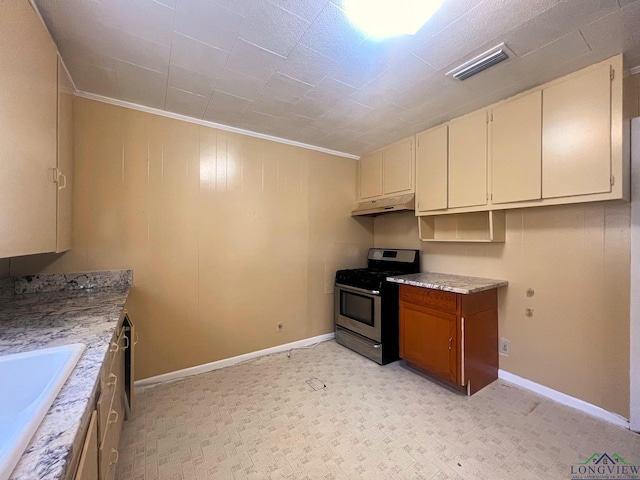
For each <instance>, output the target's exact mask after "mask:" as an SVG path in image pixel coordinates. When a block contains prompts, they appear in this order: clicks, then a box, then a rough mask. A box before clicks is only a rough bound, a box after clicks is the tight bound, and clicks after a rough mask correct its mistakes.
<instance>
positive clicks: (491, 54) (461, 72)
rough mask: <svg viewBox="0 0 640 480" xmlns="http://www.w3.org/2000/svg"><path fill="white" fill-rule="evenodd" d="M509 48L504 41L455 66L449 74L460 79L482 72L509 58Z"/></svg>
mask: <svg viewBox="0 0 640 480" xmlns="http://www.w3.org/2000/svg"><path fill="white" fill-rule="evenodd" d="M509 53H511V52H509V50H508V49H507V47H506V46H505V44H504V43H501V44H500V45H498V46H496V47H493V48H492V49H491V50H487V51H486V52H484V53H482V54H480V55H478V56H477V57H475V58H472V59H471V60H469V61H468V62H466V63H463V64H462V65H460V66H459V67H456V68H454V69H453V70H450V71H448V72H447V75H451V76H452V77H453V78H455V79H458V80H466V79H467V78H469V77H472V76H474V75H475V74H476V73H480V72H482V71H483V70H486V69H487V68H489V67H492V66H494V65H496V64H497V63H500V62H502V61H504V60H507V59H508V58H509Z"/></svg>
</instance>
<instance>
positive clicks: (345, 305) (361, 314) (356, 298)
mask: <svg viewBox="0 0 640 480" xmlns="http://www.w3.org/2000/svg"><path fill="white" fill-rule="evenodd" d="M374 300H375V298H372V297H367V296H366V295H359V294H357V293H352V292H345V291H344V290H341V291H340V315H342V316H343V317H349V318H351V319H353V320H356V321H357V322H360V323H364V324H366V325H370V326H372V327H373V314H374Z"/></svg>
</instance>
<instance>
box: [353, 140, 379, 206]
mask: <svg viewBox="0 0 640 480" xmlns="http://www.w3.org/2000/svg"><path fill="white" fill-rule="evenodd" d="M358 168H359V169H360V174H359V175H358V178H359V180H360V198H361V199H362V200H366V199H368V198H374V197H379V196H380V195H382V152H381V151H379V152H375V153H372V154H371V155H368V156H366V157H363V158H361V159H360V163H359V167H358Z"/></svg>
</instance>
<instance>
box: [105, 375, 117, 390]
mask: <svg viewBox="0 0 640 480" xmlns="http://www.w3.org/2000/svg"><path fill="white" fill-rule="evenodd" d="M112 379H113V380H112ZM116 383H118V376H117V375H116V374H115V373H110V374H109V379H108V380H107V386H108V387H111V386H113V385H115V384H116Z"/></svg>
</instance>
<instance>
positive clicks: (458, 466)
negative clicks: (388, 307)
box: [117, 341, 640, 480]
mask: <svg viewBox="0 0 640 480" xmlns="http://www.w3.org/2000/svg"><path fill="white" fill-rule="evenodd" d="M120 452H121V455H120V461H119V466H118V474H117V478H118V479H119V480H156V479H162V480H187V479H198V480H200V479H216V480H217V479H220V480H223V479H230V480H235V479H268V480H276V479H295V480H302V479H326V480H358V479H362V480H377V479H380V480H386V479H400V480H402V479H433V480H445V479H452V480H454V479H455V480H459V479H473V480H476V479H478V480H483V479H487V480H489V479H490V480H501V479H505V480H506V479H508V480H513V479H518V480H529V479H531V480H534V479H535V480H538V479H565V480H566V479H570V478H571V474H570V468H571V465H574V464H576V463H578V462H584V461H585V460H586V459H587V458H589V457H590V456H591V455H592V454H593V453H595V452H598V453H603V452H608V453H611V454H613V453H617V454H618V455H620V456H621V457H622V458H623V459H625V460H627V461H628V462H630V463H635V464H640V435H637V434H634V433H632V432H630V431H628V430H625V429H623V428H620V427H617V426H614V425H610V424H608V423H606V422H603V421H600V420H598V419H595V418H592V417H590V416H587V415H585V414H583V413H581V412H579V411H577V410H573V409H571V408H568V407H565V406H563V405H560V404H557V403H555V402H553V401H551V400H548V399H545V398H543V397H540V396H538V395H536V394H533V393H531V392H529V391H527V390H524V389H521V388H518V387H516V386H514V385H512V384H509V383H507V382H503V381H501V380H498V381H496V382H494V383H493V384H492V385H490V386H489V387H487V388H485V389H483V390H481V391H480V392H478V393H477V394H476V395H474V396H472V397H466V396H464V395H461V394H459V393H455V392H452V391H450V390H448V389H446V388H444V387H443V386H441V385H438V384H437V383H434V382H433V381H431V380H429V379H427V378H425V377H423V376H421V375H419V374H416V373H414V372H413V371H411V370H409V369H408V368H407V367H406V366H405V365H404V363H403V362H396V363H393V364H390V365H386V366H384V367H381V366H379V365H377V364H375V363H373V362H371V361H369V360H367V359H365V358H364V357H361V356H360V355H358V354H356V353H354V352H352V351H350V350H347V349H346V348H344V347H342V346H340V345H338V344H336V343H335V342H334V341H329V342H324V343H321V344H319V345H317V346H316V347H314V348H308V349H299V350H293V351H291V352H290V355H289V354H287V353H279V354H274V355H271V356H268V357H263V358H260V359H257V360H253V361H250V362H248V363H245V364H241V365H236V366H233V367H228V368H224V369H221V370H216V371H213V372H209V373H206V374H201V375H197V376H193V377H189V378H186V379H183V380H179V381H175V382H171V383H165V384H161V385H157V386H154V387H148V388H145V389H140V390H139V391H138V393H137V399H136V407H135V411H134V413H133V416H132V418H131V419H130V420H128V421H127V422H125V426H124V431H123V434H122V439H121V441H120Z"/></svg>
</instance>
